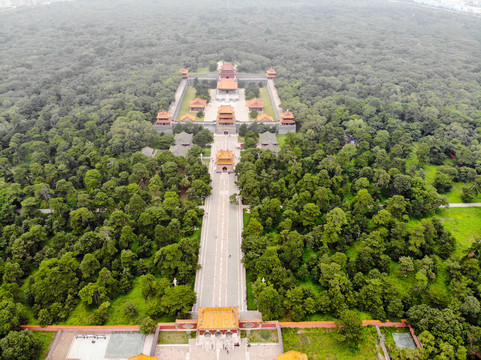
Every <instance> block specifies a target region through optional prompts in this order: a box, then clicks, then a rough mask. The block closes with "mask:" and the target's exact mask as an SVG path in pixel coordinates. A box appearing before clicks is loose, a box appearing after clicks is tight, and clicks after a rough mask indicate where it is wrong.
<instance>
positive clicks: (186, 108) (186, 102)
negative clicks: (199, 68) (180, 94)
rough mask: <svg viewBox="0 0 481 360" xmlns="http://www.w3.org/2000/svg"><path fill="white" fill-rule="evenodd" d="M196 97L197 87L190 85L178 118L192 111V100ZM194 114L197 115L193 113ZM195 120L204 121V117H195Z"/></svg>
mask: <svg viewBox="0 0 481 360" xmlns="http://www.w3.org/2000/svg"><path fill="white" fill-rule="evenodd" d="M194 99H195V88H194V87H193V86H189V87H188V88H187V91H186V93H185V96H184V101H182V104H181V105H180V110H179V116H178V118H177V120H180V118H181V117H182V116H184V115H185V114H187V113H189V112H190V102H191V100H194ZM192 115H195V114H194V113H192ZM195 121H204V118H199V117H197V116H196V117H195Z"/></svg>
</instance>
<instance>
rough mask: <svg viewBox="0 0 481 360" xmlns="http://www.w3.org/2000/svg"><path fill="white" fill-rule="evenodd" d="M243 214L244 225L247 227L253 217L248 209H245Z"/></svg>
mask: <svg viewBox="0 0 481 360" xmlns="http://www.w3.org/2000/svg"><path fill="white" fill-rule="evenodd" d="M243 214H244V227H246V226H247V224H249V220H250V219H251V214H249V213H248V212H247V209H244V210H243Z"/></svg>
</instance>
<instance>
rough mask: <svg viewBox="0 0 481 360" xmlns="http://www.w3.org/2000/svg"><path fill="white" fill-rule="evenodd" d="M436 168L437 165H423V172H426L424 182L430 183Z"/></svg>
mask: <svg viewBox="0 0 481 360" xmlns="http://www.w3.org/2000/svg"><path fill="white" fill-rule="evenodd" d="M437 169H438V165H426V166H425V167H424V172H425V173H426V182H427V183H428V184H429V185H431V184H432V183H433V181H434V177H435V176H436V171H437Z"/></svg>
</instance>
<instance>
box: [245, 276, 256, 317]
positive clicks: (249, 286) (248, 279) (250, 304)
mask: <svg viewBox="0 0 481 360" xmlns="http://www.w3.org/2000/svg"><path fill="white" fill-rule="evenodd" d="M246 290H247V309H248V310H255V309H256V307H255V305H254V294H253V292H252V282H251V274H250V272H249V271H247V270H246Z"/></svg>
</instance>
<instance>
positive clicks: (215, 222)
mask: <svg viewBox="0 0 481 360" xmlns="http://www.w3.org/2000/svg"><path fill="white" fill-rule="evenodd" d="M236 144H237V136H234V135H218V134H216V135H214V144H213V145H212V152H211V154H212V155H211V159H210V163H209V172H210V174H211V177H212V184H211V185H212V195H211V196H210V197H208V198H207V199H206V201H205V212H204V220H203V224H202V233H201V243H200V246H201V248H200V253H199V263H200V265H201V268H200V269H199V270H198V271H197V274H196V279H195V291H196V293H197V304H195V305H194V307H193V309H192V310H193V313H194V314H193V315H194V316H195V313H196V312H197V311H198V308H199V307H212V306H239V308H240V311H245V310H247V304H246V290H245V289H246V281H245V269H244V266H243V265H242V263H241V259H242V253H241V248H240V246H241V233H242V228H243V212H242V206H240V205H231V204H230V201H229V197H230V196H231V195H232V194H233V193H236V192H238V191H239V190H238V189H237V186H236V185H235V174H233V173H232V174H227V173H217V172H216V171H215V170H216V169H215V155H216V153H217V151H218V150H221V149H222V150H231V151H233V152H234V154H235V156H236V158H238V157H239V156H240V151H239V150H238V149H236Z"/></svg>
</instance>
